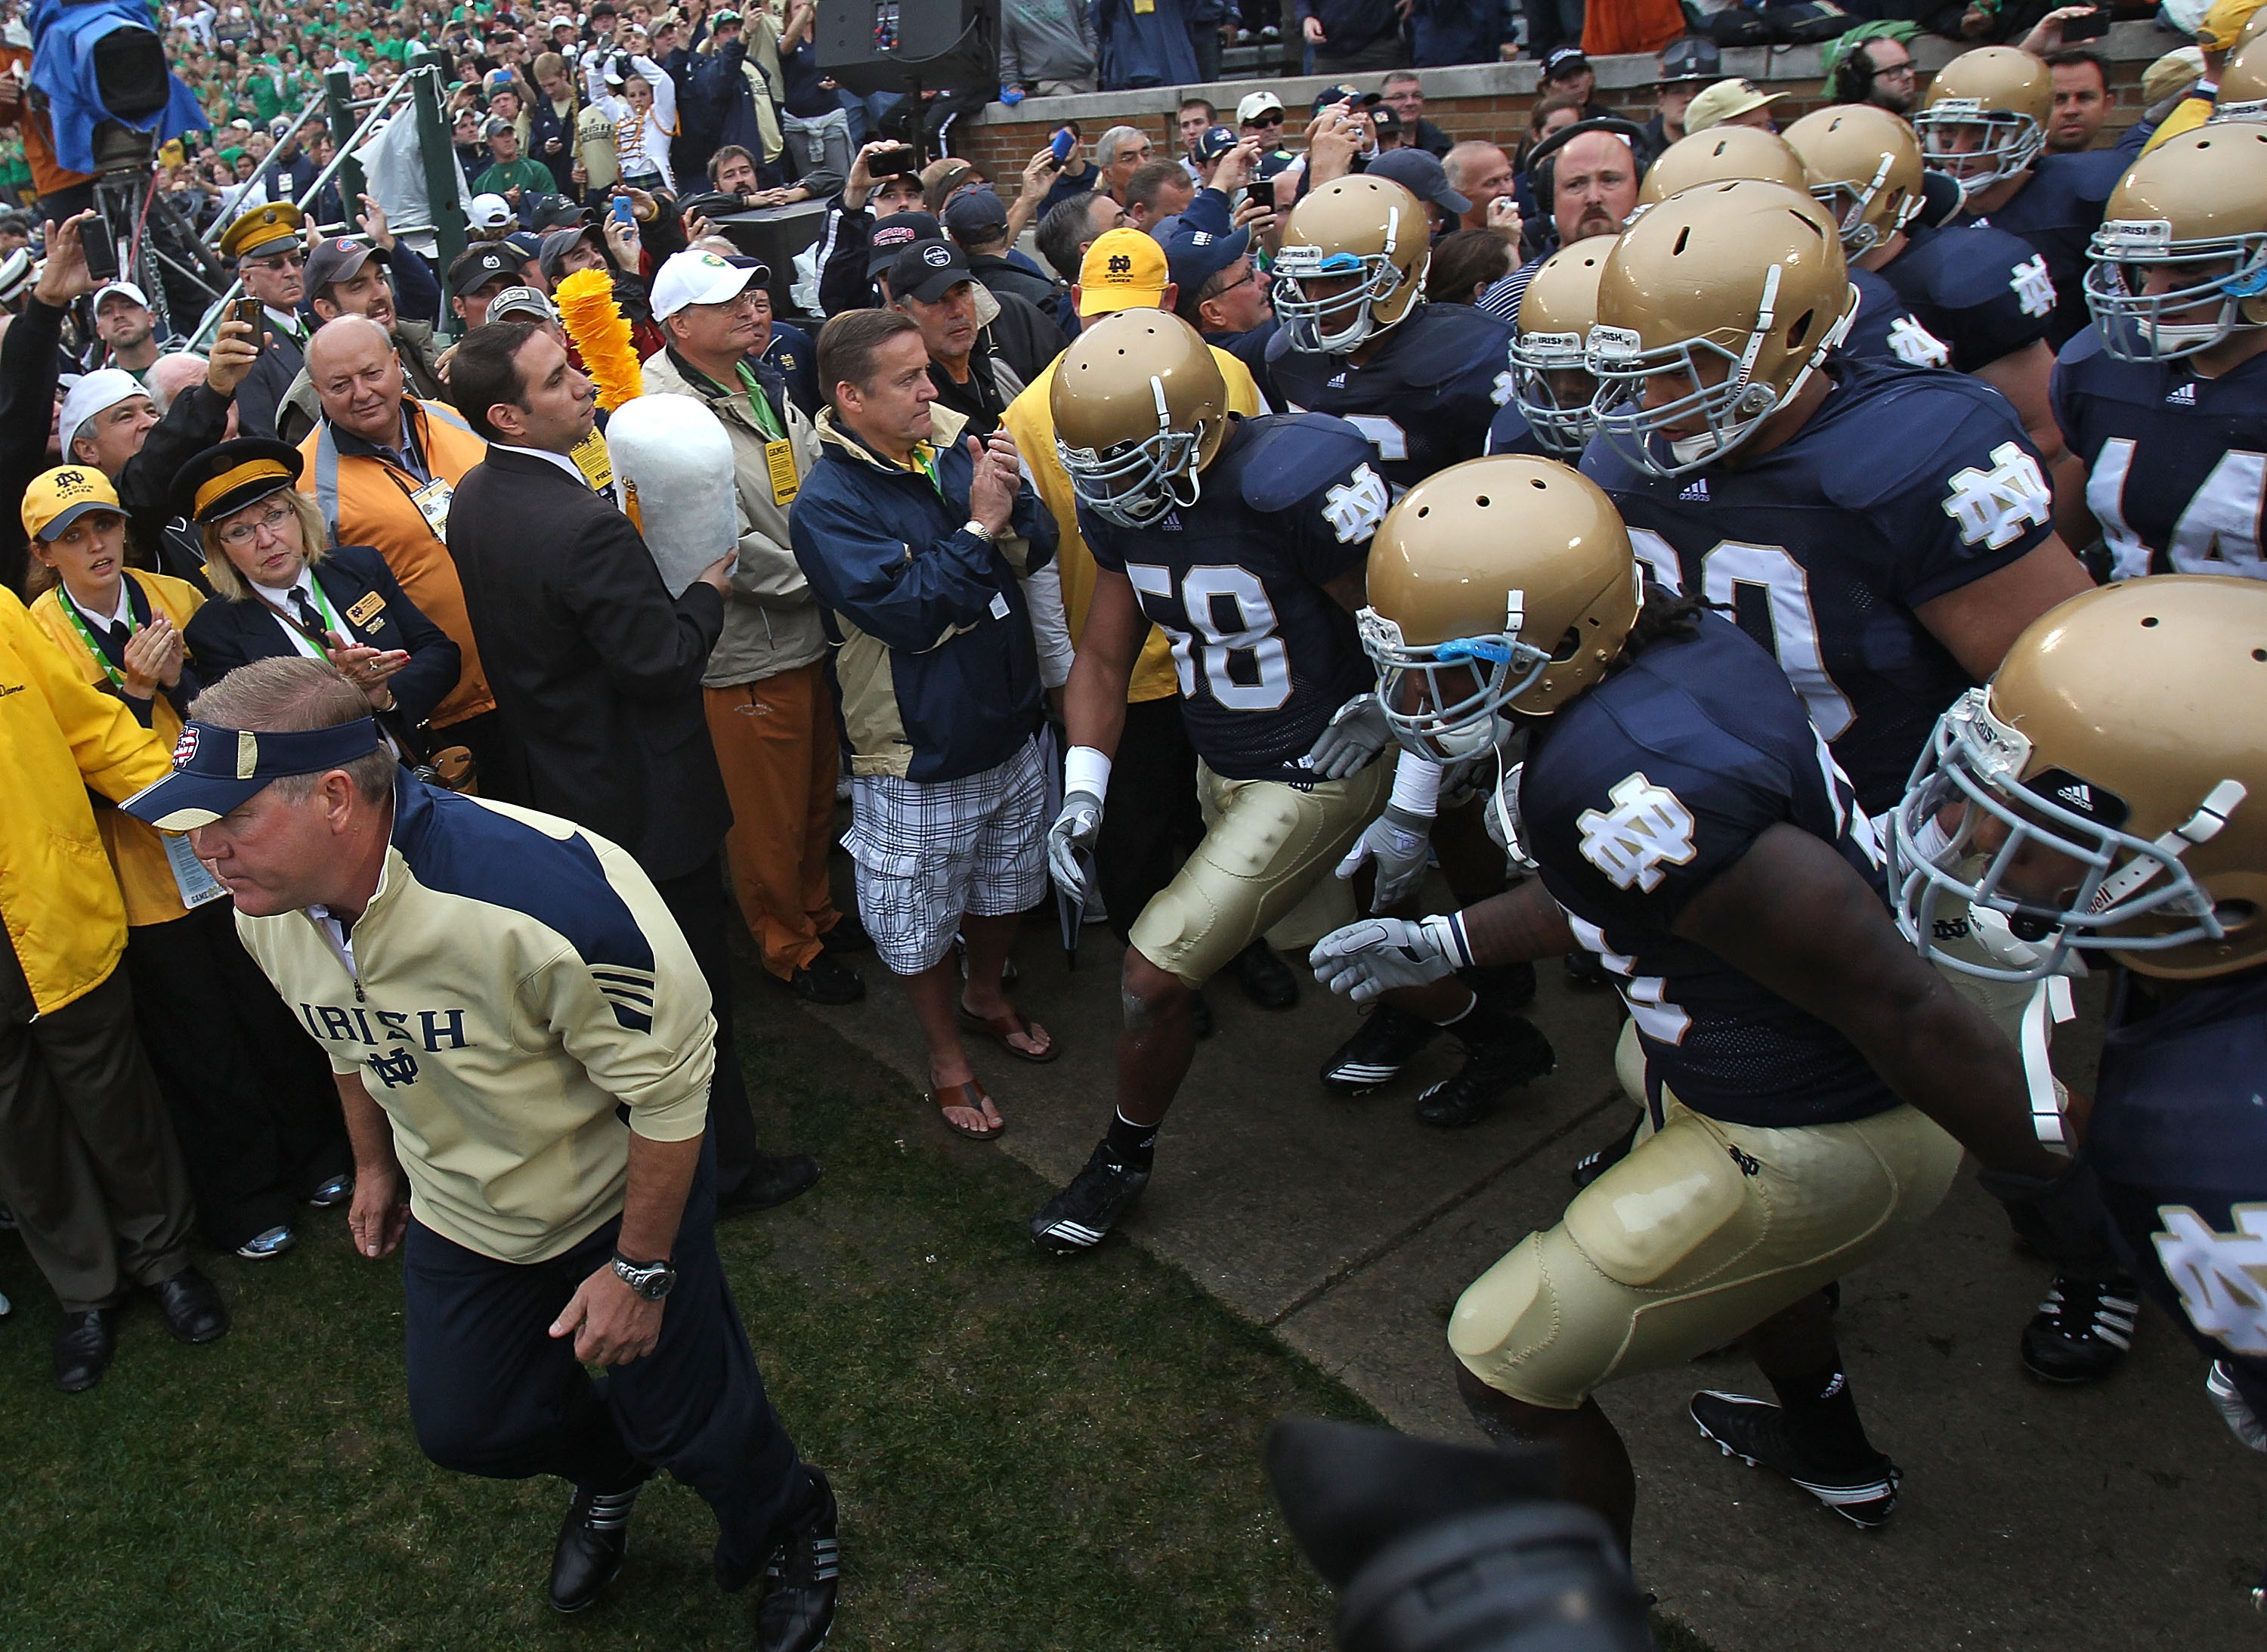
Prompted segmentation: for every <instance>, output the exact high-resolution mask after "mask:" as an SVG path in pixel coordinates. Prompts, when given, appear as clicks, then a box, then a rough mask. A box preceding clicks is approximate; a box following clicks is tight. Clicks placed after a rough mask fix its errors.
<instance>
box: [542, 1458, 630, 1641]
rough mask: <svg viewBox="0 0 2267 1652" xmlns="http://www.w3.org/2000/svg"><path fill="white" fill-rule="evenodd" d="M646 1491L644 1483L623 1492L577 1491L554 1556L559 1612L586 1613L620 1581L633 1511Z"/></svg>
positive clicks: (553, 1580) (554, 1595) (555, 1605)
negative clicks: (608, 1589) (591, 1605)
mask: <svg viewBox="0 0 2267 1652" xmlns="http://www.w3.org/2000/svg"><path fill="white" fill-rule="evenodd" d="M643 1489H644V1487H643V1485H642V1483H641V1484H639V1485H636V1486H633V1487H630V1488H629V1489H628V1490H627V1491H622V1492H594V1491H591V1490H589V1489H587V1488H585V1487H581V1486H577V1487H576V1488H575V1494H574V1496H573V1497H572V1498H570V1499H569V1501H568V1504H567V1518H566V1519H565V1520H563V1521H561V1523H560V1525H559V1541H558V1543H557V1545H556V1546H554V1548H553V1549H552V1551H551V1605H552V1609H553V1610H554V1611H555V1612H580V1611H582V1610H583V1608H584V1607H585V1606H588V1605H589V1604H591V1602H592V1601H594V1600H596V1599H598V1597H599V1596H600V1595H601V1594H603V1593H604V1592H605V1587H606V1585H607V1584H609V1583H611V1582H613V1581H614V1574H615V1573H617V1572H619V1571H620V1570H621V1569H622V1557H623V1556H624V1555H625V1554H627V1553H629V1551H630V1510H631V1509H635V1507H637V1500H638V1493H639V1492H641V1491H642V1490H643Z"/></svg>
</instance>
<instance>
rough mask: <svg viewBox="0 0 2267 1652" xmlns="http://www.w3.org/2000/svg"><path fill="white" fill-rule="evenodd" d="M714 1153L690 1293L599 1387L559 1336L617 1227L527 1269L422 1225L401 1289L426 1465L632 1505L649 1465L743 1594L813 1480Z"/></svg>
mask: <svg viewBox="0 0 2267 1652" xmlns="http://www.w3.org/2000/svg"><path fill="white" fill-rule="evenodd" d="M714 1144H715V1138H714V1137H713V1136H711V1137H710V1138H708V1141H707V1142H704V1143H703V1144H702V1148H701V1167H700V1169H699V1171H697V1172H696V1173H695V1175H694V1177H693V1191H692V1193H691V1196H690V1197H689V1198H687V1200H686V1205H685V1216H684V1220H683V1222H681V1223H680V1224H679V1228H678V1230H677V1244H676V1245H675V1246H674V1247H673V1248H672V1250H671V1254H670V1260H671V1264H672V1265H673V1266H674V1267H676V1269H677V1284H676V1288H675V1289H672V1290H671V1292H670V1294H669V1296H668V1297H667V1299H666V1300H665V1302H664V1306H663V1312H662V1318H661V1341H660V1345H659V1346H658V1347H656V1348H655V1350H654V1351H653V1352H652V1353H651V1354H649V1355H647V1356H646V1357H645V1358H643V1359H642V1360H633V1361H632V1362H630V1363H628V1364H627V1365H616V1366H612V1367H609V1368H608V1369H607V1370H606V1372H605V1376H604V1377H601V1378H599V1379H598V1380H597V1381H595V1382H594V1381H592V1379H591V1377H590V1376H589V1375H588V1374H587V1373H586V1372H585V1371H584V1370H583V1366H582V1364H581V1362H578V1361H577V1360H576V1358H575V1344H574V1339H573V1338H571V1337H553V1336H551V1335H550V1334H549V1328H550V1325H551V1324H552V1322H553V1321H554V1319H556V1318H558V1317H559V1314H560V1312H561V1310H563V1309H564V1308H565V1307H566V1306H567V1303H568V1302H569V1300H570V1299H571V1298H572V1297H573V1296H574V1295H575V1292H576V1289H579V1288H580V1286H581V1285H582V1283H583V1281H584V1280H586V1279H588V1278H589V1277H590V1276H591V1274H593V1273H595V1272H597V1271H598V1269H599V1268H601V1267H605V1265H606V1263H607V1261H608V1259H610V1258H611V1257H612V1256H613V1249H614V1237H615V1235H616V1233H617V1232H618V1231H619V1230H620V1226H621V1223H620V1219H619V1218H617V1219H615V1220H613V1221H611V1222H606V1223H605V1225H604V1226H602V1227H600V1228H599V1229H598V1231H596V1232H595V1233H592V1234H591V1236H590V1237H588V1238H586V1239H584V1240H583V1241H582V1243H580V1244H579V1245H575V1246H573V1247H572V1248H571V1249H569V1250H568V1251H565V1252H561V1254H560V1255H558V1256H555V1257H553V1258H552V1259H549V1260H548V1261H544V1262H538V1263H534V1264H532V1265H527V1266H520V1265H515V1264H513V1263H510V1262H500V1261H497V1260H495V1259H494V1258H492V1257H488V1256H483V1255H481V1253H480V1252H476V1251H472V1250H467V1249H466V1247H465V1246H463V1245H458V1244H456V1243H454V1242H453V1241H451V1240H449V1239H445V1238H444V1237H441V1236H440V1235H439V1234H437V1233H435V1232H434V1231H433V1230H431V1229H429V1228H427V1227H425V1226H423V1225H422V1224H421V1223H419V1222H416V1221H415V1220H414V1219H413V1220H412V1221H411V1222H410V1224H409V1232H408V1237H407V1239H406V1240H405V1241H404V1242H403V1246H402V1269H401V1279H402V1289H403V1300H404V1306H405V1320H406V1324H407V1333H408V1355H409V1415H410V1420H411V1421H412V1422H413V1423H414V1424H415V1427H416V1429H417V1443H418V1444H419V1445H420V1446H421V1447H422V1449H423V1450H424V1452H425V1455H426V1456H427V1457H430V1458H431V1459H432V1460H433V1461H434V1462H436V1463H437V1464H439V1465H441V1466H442V1467H443V1468H449V1469H455V1470H458V1471H459V1472H462V1473H466V1474H484V1475H487V1476H488V1477H490V1478H491V1479H526V1478H528V1477H529V1476H531V1475H535V1474H556V1475H558V1476H559V1477H560V1478H561V1479H565V1480H569V1481H570V1482H572V1483H573V1484H575V1485H576V1486H580V1487H589V1488H590V1489H591V1490H594V1491H599V1492H609V1491H623V1490H627V1488H628V1487H631V1486H633V1485H635V1484H636V1483H637V1482H638V1481H639V1480H640V1479H643V1478H644V1476H645V1472H646V1469H647V1467H648V1465H650V1466H652V1467H654V1468H663V1469H667V1470H668V1471H669V1472H671V1473H672V1474H674V1475H675V1476H676V1477H677V1478H678V1479H679V1481H681V1482H682V1483H684V1484H685V1485H686V1486H689V1487H692V1488H693V1490H694V1491H696V1492H699V1493H700V1494H701V1496H702V1497H703V1498H705V1499H707V1500H708V1506H709V1507H710V1508H711V1509H715V1511H716V1524H717V1537H716V1553H715V1567H716V1581H717V1582H719V1583H721V1584H722V1585H723V1587H724V1588H726V1589H728V1590H736V1589H738V1588H740V1587H741V1586H742V1585H744V1584H745V1583H746V1582H749V1581H750V1579H752V1577H753V1576H754V1575H755V1574H756V1572H757V1570H758V1569H759V1568H761V1567H762V1565H763V1564H764V1562H765V1560H767V1558H768V1557H769V1555H770V1553H771V1552H772V1549H773V1548H774V1546H775V1545H776V1542H777V1536H776V1534H777V1533H778V1531H779V1530H780V1527H781V1522H782V1521H783V1520H784V1518H785V1517H786V1516H788V1514H789V1512H790V1510H791V1509H792V1508H793V1506H794V1501H795V1499H796V1495H797V1494H798V1493H799V1492H800V1490H801V1486H802V1478H803V1477H802V1476H801V1475H800V1474H799V1473H798V1472H797V1469H798V1467H799V1462H800V1460H799V1459H798V1457H796V1449H795V1442H794V1441H793V1440H791V1439H789V1437H788V1433H787V1430H786V1428H784V1427H783V1426H782V1425H781V1422H780V1420H779V1416H778V1413H775V1412H774V1411H773V1409H772V1404H771V1400H770V1399H769V1397H768V1396H767V1395H766V1393H765V1392H764V1383H763V1377H762V1374H761V1373H760V1372H759V1371H758V1370H757V1369H756V1356H755V1355H754V1353H753V1351H752V1350H751V1349H750V1348H749V1347H748V1337H747V1333H746V1331H745V1329H744V1328H743V1327H742V1326H741V1324H740V1315H739V1310H738V1309H737V1307H736V1306H735V1305H734V1303H733V1302H732V1293H731V1290H730V1287H729V1286H727V1285H726V1283H725V1281H724V1269H723V1262H722V1261H721V1260H720V1259H719V1258H718V1257H717V1254H716V1243H715V1213H716V1182H715V1145H714Z"/></svg>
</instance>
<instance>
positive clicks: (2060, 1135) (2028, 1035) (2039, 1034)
mask: <svg viewBox="0 0 2267 1652" xmlns="http://www.w3.org/2000/svg"><path fill="white" fill-rule="evenodd" d="M2077 1013H2078V1007H2077V1005H2076V1004H2075V1003H2073V1002H2072V999H2071V993H2070V977H2069V976H2067V975H2050V976H2048V977H2046V979H2045V980H2042V981H2040V982H2039V984H2038V987H2037V988H2036V990H2034V991H2033V992H2032V994H2031V1001H2030V1002H2029V1003H2027V1004H2025V1005H2024V1006H2023V1024H2022V1056H2023V1077H2024V1079H2025V1081H2026V1082H2027V1083H2028V1084H2029V1089H2030V1092H2031V1128H2032V1129H2033V1130H2034V1131H2036V1133H2037V1134H2038V1138H2039V1140H2040V1141H2041V1142H2044V1143H2045V1144H2046V1145H2047V1146H2049V1147H2051V1148H2053V1149H2055V1150H2056V1151H2058V1152H2060V1153H2063V1154H2068V1153H2069V1151H2070V1136H2069V1133H2068V1130H2067V1128H2066V1127H2065V1120H2064V1118H2063V1096H2064V1090H2063V1087H2062V1085H2061V1083H2059V1082H2058V1081H2057V1079H2056V1078H2055V1076H2054V1068H2053V1066H2052V1065H2051V1063H2050V1061H2049V1060H2048V1054H2047V1053H2048V1047H2049V1046H2050V1045H2051V1044H2052V1042H2053V1040H2054V1029H2055V1028H2056V1027H2057V1026H2058V1025H2060V1024H2062V1023H2063V1022H2065V1021H2067V1020H2069V1019H2070V1018H2071V1017H2073V1016H2074V1015H2076V1014H2077Z"/></svg>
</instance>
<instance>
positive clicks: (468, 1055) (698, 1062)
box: [237, 770, 715, 1263]
mask: <svg viewBox="0 0 2267 1652" xmlns="http://www.w3.org/2000/svg"><path fill="white" fill-rule="evenodd" d="M237 928H238V931H239V932H240V933H241V934H242V936H243V937H244V943H245V946H246V949H248V950H249V951H251V953H252V955H253V958H255V959H257V960H258V961H259V964H260V968H261V969H263V970H265V971H266V972H267V973H268V979H269V980H273V981H274V982H275V987H276V990H277V991H278V992H280V993H282V995H283V1001H284V1002H286V1003H288V1004H289V1005H290V1006H291V1008H292V1010H293V1011H294V1012H295V1013H297V1016H298V1017H299V1019H300V1021H301V1022H302V1023H303V1024H304V1025H305V1026H306V1029H307V1031H308V1032H311V1033H312V1034H313V1035H314V1037H315V1038H316V1039H318V1040H319V1042H320V1043H321V1044H322V1046H323V1049H324V1053H325V1054H327V1055H328V1056H329V1057H330V1060H331V1066H332V1068H334V1070H336V1071H337V1072H340V1073H359V1074H360V1075H361V1076H362V1080H363V1085H364V1086H365V1087H366V1088H367V1089H368V1090H369V1091H370V1095H371V1097H372V1098H374V1099H375V1100H376V1101H377V1102H378V1105H380V1106H381V1107H383V1108H385V1112H386V1115H387V1117H388V1118H389V1119H390V1120H392V1123H393V1142H394V1150H395V1152H396V1154H397V1155H398V1156H400V1160H401V1167H402V1170H403V1171H404V1172H405V1173H406V1174H407V1177H408V1180H409V1188H410V1209H411V1212H412V1214H413V1215H415V1217H416V1218H417V1220H418V1221H419V1222H422V1223H424V1224H425V1225H426V1226H427V1227H429V1228H430V1229H431V1230H433V1231H434V1232H436V1233H437V1234H440V1235H441V1236H442V1237H445V1238H448V1239H451V1240H454V1241H455V1242H456V1243H457V1244H459V1245H465V1246H466V1247H467V1248H468V1249H471V1250H473V1251H477V1252H480V1253H481V1254H482V1255H484V1256H489V1257H493V1258H495V1259H497V1260H499V1261H504V1262H518V1263H527V1262H539V1261H542V1260H544V1259H547V1258H549V1257H553V1256H556V1255H558V1254H559V1253H560V1252H562V1251H565V1250H568V1249H569V1248H570V1247H572V1246H573V1245H576V1244H577V1243H578V1242H580V1241H581V1240H582V1239H583V1237H586V1236H587V1235H589V1234H590V1233H591V1231H592V1230H595V1229H597V1228H598V1226H599V1225H600V1224H601V1223H603V1222H606V1221H607V1220H608V1219H609V1218H611V1217H613V1215H616V1214H617V1213H619V1212H620V1209H621V1207H622V1188H623V1184H624V1182H625V1180H626V1178H627V1167H628V1151H629V1135H630V1133H631V1132H632V1131H635V1133H636V1134H639V1135H642V1136H644V1137H646V1138H648V1139H649V1140H650V1141H656V1142H682V1141H686V1140H688V1139H690V1138H691V1137H693V1136H696V1135H698V1134H701V1131H702V1130H703V1129H704V1128H705V1127H707V1123H708V1080H709V1075H710V1073H711V1071H712V1069H713V1068H714V1067H715V1025H714V1023H713V1022H712V1020H711V1019H710V1017H709V1002H708V984H707V982H706V981H705V980H703V979H702V977H701V970H700V967H699V966H698V965H696V964H695V963H694V962H693V953H692V950H691V949H690V948H689V947H687V946H686V943H685V937H684V936H683V935H682V934H680V933H679V929H678V928H677V925H676V923H675V921H673V920H672V919H671V917H670V915H669V912H668V909H667V908H666V907H664V906H663V905H662V901H661V897H660V896H659V895H658V894H657V893H656V892H654V887H653V885H652V884H651V883H650V882H649V880H648V879H647V877H646V876H645V874H644V873H643V872H642V871H641V870H639V869H638V866H637V863H635V861H633V860H632V859H631V858H630V856H629V855H628V854H627V852H625V851H624V850H622V849H620V848H617V847H616V846H615V845H614V844H613V843H610V842H608V841H606V840H605V839H604V838H600V837H597V836H594V835H592V834H591V833H588V832H585V831H583V829H582V828H581V827H579V826H576V825H574V824H573V823H572V822H569V821H566V820H561V819H557V818H556V817H555V816H552V815H547V814H539V813H537V812H536V811H533V810H531V809H516V808H511V807H510V806H508V805H506V804H496V803H486V802H481V801H479V800H477V799H474V798H471V797H457V796H455V795H453V794H451V793H449V792H446V791H443V790H440V789H437V788H436V787H430V786H427V785H425V784H424V783H423V782H420V781H418V780H416V779H415V778H413V777H412V776H411V775H409V773H408V772H407V770H399V771H397V772H396V774H395V775H394V815H393V841H392V842H391V843H390V844H389V845H388V847H387V848H386V852H385V869H384V870H383V871H382V872H381V873H380V875H379V877H378V892H377V893H376V894H375V895H374V896H372V897H371V899H370V906H369V907H368V908H367V909H366V910H365V911H364V912H363V914H362V916H361V917H360V918H359V919H358V920H356V922H355V924H354V927H353V929H352V931H351V932H350V933H348V934H346V935H343V936H342V935H341V934H340V933H339V932H338V931H337V930H336V929H334V927H333V926H332V925H331V924H330V923H329V922H328V921H326V919H325V918H323V917H321V916H319V915H318V914H312V913H308V912H291V913H285V914H282V915H280V916H276V917H269V918H253V917H246V916H243V915H241V914H239V915H238V918H237ZM625 1112H627V1124H625V1122H624V1113H625Z"/></svg>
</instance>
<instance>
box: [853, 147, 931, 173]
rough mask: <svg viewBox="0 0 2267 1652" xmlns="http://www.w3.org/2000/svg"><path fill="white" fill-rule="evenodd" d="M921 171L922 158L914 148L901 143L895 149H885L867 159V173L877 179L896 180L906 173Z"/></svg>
mask: <svg viewBox="0 0 2267 1652" xmlns="http://www.w3.org/2000/svg"><path fill="white" fill-rule="evenodd" d="M920 170H921V156H920V154H919V153H918V152H916V151H914V150H913V148H912V147H910V146H909V145H907V144H904V143H900V144H899V145H898V146H897V147H896V148H895V149H885V150H882V151H879V152H877V153H876V154H872V155H869V156H868V157H866V171H867V172H868V173H869V174H870V175H872V176H873V177H876V178H894V177H897V176H899V174H901V173H917V172H919V171H920Z"/></svg>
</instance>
